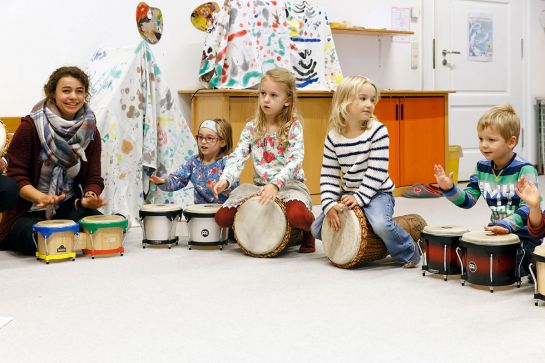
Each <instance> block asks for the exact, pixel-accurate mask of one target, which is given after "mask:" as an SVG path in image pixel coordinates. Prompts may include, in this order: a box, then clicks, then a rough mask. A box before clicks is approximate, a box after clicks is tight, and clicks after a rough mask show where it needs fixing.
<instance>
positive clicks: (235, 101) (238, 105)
mask: <svg viewBox="0 0 545 363" xmlns="http://www.w3.org/2000/svg"><path fill="white" fill-rule="evenodd" d="M256 102H257V101H256V97H230V100H229V120H228V121H229V122H230V123H231V127H232V128H233V150H234V149H235V148H236V147H237V145H238V140H239V139H240V134H241V132H242V130H243V129H244V126H246V123H247V122H248V121H249V120H251V119H252V118H253V117H254V115H255V107H256ZM253 176H254V167H253V166H252V157H251V156H250V157H249V158H248V161H246V165H245V166H244V169H243V170H242V174H240V183H241V184H242V183H250V184H253Z"/></svg>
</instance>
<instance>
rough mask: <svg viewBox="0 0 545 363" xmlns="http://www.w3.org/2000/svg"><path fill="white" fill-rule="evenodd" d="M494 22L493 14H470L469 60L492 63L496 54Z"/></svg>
mask: <svg viewBox="0 0 545 363" xmlns="http://www.w3.org/2000/svg"><path fill="white" fill-rule="evenodd" d="M493 25H494V21H493V18H492V14H469V16H468V52H467V54H468V60H469V61H472V62H492V56H493V54H494V48H493V43H494V33H493Z"/></svg>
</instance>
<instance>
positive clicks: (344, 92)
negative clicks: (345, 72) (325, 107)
mask: <svg viewBox="0 0 545 363" xmlns="http://www.w3.org/2000/svg"><path fill="white" fill-rule="evenodd" d="M366 83H368V84H370V85H371V86H373V88H374V89H375V92H376V97H375V105H376V104H377V103H378V101H379V99H380V92H379V90H378V88H377V86H376V85H375V84H374V83H373V81H371V80H370V79H369V78H367V77H363V76H349V77H346V78H344V79H343V80H342V82H341V83H340V84H339V85H338V86H337V90H336V91H335V93H334V94H333V101H332V102H331V113H330V115H329V130H335V131H336V132H338V133H339V134H342V133H343V132H344V130H345V128H346V118H347V116H348V106H349V105H350V104H351V103H352V102H353V101H354V100H355V99H356V98H357V97H358V93H359V91H360V89H361V88H362V87H363V85H364V84H366ZM372 118H375V115H372V116H371V119H372ZM367 127H368V122H364V123H363V124H362V125H361V129H362V130H366V129H367Z"/></svg>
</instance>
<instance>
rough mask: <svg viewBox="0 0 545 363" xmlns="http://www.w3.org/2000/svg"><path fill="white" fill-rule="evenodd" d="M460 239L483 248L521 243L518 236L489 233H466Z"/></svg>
mask: <svg viewBox="0 0 545 363" xmlns="http://www.w3.org/2000/svg"><path fill="white" fill-rule="evenodd" d="M460 238H461V240H462V241H465V242H470V243H473V244H476V245H483V246H506V245H514V244H519V243H520V240H519V237H518V236H517V235H516V234H513V233H509V234H494V233H492V232H489V231H479V232H466V233H464V234H463V235H462V237H460Z"/></svg>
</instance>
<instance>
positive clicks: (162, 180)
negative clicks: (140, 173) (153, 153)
mask: <svg viewBox="0 0 545 363" xmlns="http://www.w3.org/2000/svg"><path fill="white" fill-rule="evenodd" d="M149 180H150V182H152V183H153V184H155V185H160V184H165V183H166V182H167V178H159V177H158V176H157V175H155V174H153V175H152V176H150V177H149Z"/></svg>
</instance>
